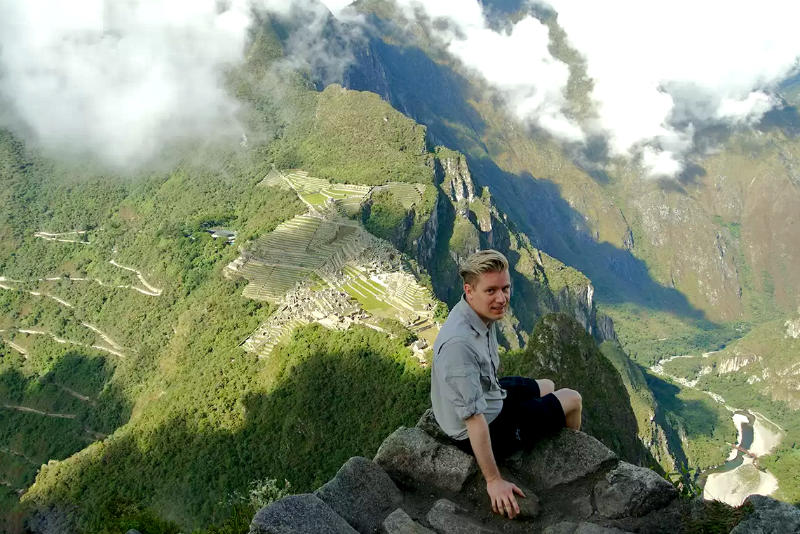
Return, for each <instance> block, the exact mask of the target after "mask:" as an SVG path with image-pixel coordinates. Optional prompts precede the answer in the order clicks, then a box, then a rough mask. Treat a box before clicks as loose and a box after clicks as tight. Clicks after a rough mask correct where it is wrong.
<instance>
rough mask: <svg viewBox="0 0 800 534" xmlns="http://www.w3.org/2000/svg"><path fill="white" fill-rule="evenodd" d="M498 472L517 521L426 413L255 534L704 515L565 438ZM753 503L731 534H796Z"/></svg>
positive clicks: (584, 531)
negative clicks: (508, 484) (509, 489)
mask: <svg viewBox="0 0 800 534" xmlns="http://www.w3.org/2000/svg"><path fill="white" fill-rule="evenodd" d="M500 470H501V472H502V473H503V476H504V477H505V478H506V479H508V480H511V481H512V482H514V483H516V484H517V485H518V486H519V487H520V488H522V489H523V491H524V492H525V494H526V495H527V498H526V499H518V502H519V504H520V508H521V514H520V516H519V517H517V518H515V519H514V520H509V519H505V518H503V517H500V516H498V515H495V514H493V513H492V512H491V509H490V506H489V502H488V497H487V495H486V490H485V488H486V486H485V482H484V480H483V477H482V476H481V474H480V473H479V470H478V467H477V464H476V462H475V459H474V458H473V457H472V456H469V455H467V454H465V453H463V452H462V451H461V450H459V449H458V448H457V447H454V446H453V445H451V444H450V443H449V440H448V438H447V437H446V436H444V434H443V433H442V431H441V430H440V429H439V427H438V426H437V425H436V423H435V420H434V419H433V416H432V413H431V411H430V410H428V411H427V412H426V413H425V414H424V415H423V416H422V418H421V419H420V421H419V422H418V423H417V425H416V427H414V428H404V427H401V428H399V429H397V430H396V431H395V432H394V433H392V434H391V435H390V436H389V437H388V438H386V440H385V441H384V442H383V444H382V445H381V446H380V448H379V449H378V452H377V454H376V455H375V458H374V459H372V460H369V459H367V458H362V457H354V458H351V459H350V460H348V461H347V462H346V463H345V464H344V465H343V466H342V467H341V469H339V472H338V473H336V476H334V477H333V478H332V479H331V480H330V481H328V482H327V483H326V484H324V485H323V486H322V487H320V488H318V489H317V490H316V491H315V492H313V493H307V494H302V495H292V496H290V497H285V498H283V499H280V500H278V501H276V502H274V503H272V504H271V505H269V506H267V507H265V508H263V509H261V510H260V511H259V512H258V513H257V514H256V515H255V517H254V518H253V520H252V523H251V526H250V533H251V534H267V533H269V534H282V533H290V532H291V533H306V532H307V533H312V532H313V533H335V534H339V533H340V534H354V533H377V532H380V533H385V534H434V533H439V534H461V533H463V534H473V533H474V534H494V533H517V532H534V533H544V534H624V533H626V532H642V533H670V534H674V533H681V532H689V530H688V527H687V525H688V524H691V521H692V520H702V519H703V517H704V515H705V514H706V506H707V505H706V504H705V503H704V502H703V501H702V500H699V499H695V500H686V499H681V498H678V492H677V490H676V489H675V487H674V486H673V485H672V484H670V483H669V482H667V481H666V480H664V479H663V478H662V477H660V476H659V475H658V474H657V473H655V472H653V471H651V470H649V469H646V468H643V467H638V466H635V465H632V464H629V463H627V462H625V461H622V460H620V459H619V458H618V457H617V455H616V454H615V453H614V452H612V451H611V450H609V449H608V448H606V446H605V445H603V444H602V443H600V442H599V441H598V440H596V439H595V438H593V437H591V436H589V435H587V434H585V433H582V432H576V431H573V430H569V429H565V430H563V431H562V432H561V433H560V434H558V435H556V436H554V437H552V438H550V439H546V440H544V441H542V442H540V443H539V444H537V445H536V446H535V447H534V448H533V449H532V450H529V451H525V452H519V453H517V454H515V455H513V456H512V457H511V458H509V459H508V460H506V461H505V462H502V463H501V464H500ZM749 502H750V504H751V506H752V508H753V512H752V513H751V514H750V515H749V516H747V517H746V518H745V519H744V520H742V521H741V522H740V523H739V524H738V525H737V526H736V527H734V529H733V530H732V531H731V532H732V533H733V534H745V533H756V532H758V533H768V532H769V533H774V534H784V533H792V532H800V510H798V509H797V508H795V507H793V506H791V505H789V504H786V503H782V502H779V501H775V500H774V499H771V498H769V497H761V496H753V497H751V498H750V499H749ZM687 521H688V522H687Z"/></svg>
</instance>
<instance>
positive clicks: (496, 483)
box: [464, 413, 525, 518]
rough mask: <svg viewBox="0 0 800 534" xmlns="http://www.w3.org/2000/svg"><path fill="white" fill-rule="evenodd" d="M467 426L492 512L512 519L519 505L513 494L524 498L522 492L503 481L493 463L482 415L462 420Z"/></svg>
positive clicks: (490, 444) (490, 446)
mask: <svg viewBox="0 0 800 534" xmlns="http://www.w3.org/2000/svg"><path fill="white" fill-rule="evenodd" d="M464 422H465V423H466V425H467V435H468V436H469V443H470V445H472V452H473V453H475V459H476V460H478V466H480V468H481V472H482V473H483V478H485V479H486V492H487V493H488V494H489V499H490V500H491V501H492V511H494V513H496V514H501V515H502V514H504V513H505V514H507V515H508V517H509V518H513V517H514V516H516V515H517V514H518V513H519V505H517V499H516V497H514V493H517V494H518V495H520V496H521V497H525V494H524V493H522V490H521V489H519V488H518V487H517V486H516V485H514V484H512V483H511V482H508V481H506V480H503V477H501V476H500V470H499V469H497V463H496V462H495V461H494V454H493V453H492V443H491V440H490V438H489V425H488V424H486V418H485V417H484V416H483V414H482V413H479V414H475V415H473V416H472V417H469V418H467V419H465V420H464Z"/></svg>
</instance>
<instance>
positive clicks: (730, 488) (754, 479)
mask: <svg viewBox="0 0 800 534" xmlns="http://www.w3.org/2000/svg"><path fill="white" fill-rule="evenodd" d="M733 424H734V425H735V426H736V429H737V431H738V434H739V436H738V440H737V443H736V446H734V447H732V448H731V453H730V455H729V456H728V459H727V461H726V462H725V463H724V464H722V465H721V466H718V467H715V468H712V469H708V470H706V471H704V472H703V473H702V474H701V475H700V481H699V482H700V485H701V486H703V498H704V499H706V500H711V499H715V500H718V501H722V502H724V503H726V504H729V505H731V506H739V505H740V504H742V503H743V502H744V500H745V499H746V498H747V497H748V496H749V495H753V494H756V493H757V494H760V495H771V494H772V493H774V492H775V491H777V489H778V480H777V479H776V478H775V476H774V475H773V474H772V473H770V472H769V471H767V470H765V469H760V468H759V467H758V457H759V456H764V455H766V454H769V453H770V452H772V451H773V450H774V449H775V447H777V446H778V443H780V440H781V437H782V434H781V431H780V428H779V427H777V425H774V424H773V423H771V422H770V421H768V420H767V419H766V418H765V417H763V416H762V415H761V414H754V413H751V412H750V411H747V410H736V411H735V412H734V414H733ZM745 451H746V452H745Z"/></svg>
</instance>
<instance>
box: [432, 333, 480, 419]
mask: <svg viewBox="0 0 800 534" xmlns="http://www.w3.org/2000/svg"><path fill="white" fill-rule="evenodd" d="M439 361H440V362H442V364H443V365H440V368H439V373H440V375H441V376H440V378H441V382H440V384H441V385H442V393H443V395H444V396H445V397H446V399H447V400H448V401H449V402H450V403H451V404H452V406H453V409H454V410H455V413H456V415H458V417H460V418H461V419H468V418H470V417H472V416H473V415H475V414H479V413H484V412H486V410H487V407H488V406H487V404H486V399H485V398H484V395H483V389H482V388H481V382H480V366H479V365H478V361H477V358H476V355H475V353H474V349H472V347H470V346H469V344H468V343H466V342H465V341H461V340H459V339H452V340H450V341H448V342H447V343H445V344H444V345H443V346H442V348H441V349H440V350H439Z"/></svg>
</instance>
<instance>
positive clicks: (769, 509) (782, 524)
mask: <svg viewBox="0 0 800 534" xmlns="http://www.w3.org/2000/svg"><path fill="white" fill-rule="evenodd" d="M745 503H750V504H752V505H753V513H752V514H750V515H749V516H748V517H747V518H746V519H745V520H744V521H742V522H740V523H739V524H738V525H736V526H735V527H733V530H731V534H788V533H792V534H798V533H800V510H798V509H797V508H796V507H794V506H792V505H791V504H788V503H785V502H781V501H776V500H775V499H772V498H770V497H765V496H763V495H751V496H749V497H748V498H747V500H745Z"/></svg>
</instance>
